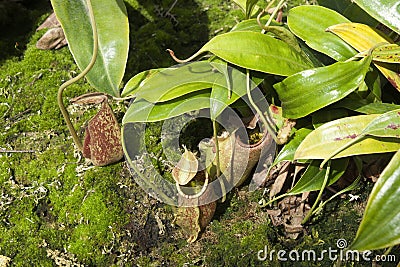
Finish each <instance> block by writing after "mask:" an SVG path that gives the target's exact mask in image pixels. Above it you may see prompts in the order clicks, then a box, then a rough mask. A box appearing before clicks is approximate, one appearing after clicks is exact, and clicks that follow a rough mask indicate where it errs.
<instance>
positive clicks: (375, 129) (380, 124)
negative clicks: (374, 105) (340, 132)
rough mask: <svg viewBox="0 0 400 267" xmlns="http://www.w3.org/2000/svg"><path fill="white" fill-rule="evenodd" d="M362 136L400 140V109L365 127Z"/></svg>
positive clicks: (379, 117) (378, 118) (381, 116)
mask: <svg viewBox="0 0 400 267" xmlns="http://www.w3.org/2000/svg"><path fill="white" fill-rule="evenodd" d="M362 134H365V135H372V136H378V137H394V138H400V109H397V110H393V111H389V112H386V113H384V114H382V115H380V116H378V117H377V118H375V119H374V120H372V121H371V122H370V123H369V124H368V125H367V127H365V129H364V130H363V131H362Z"/></svg>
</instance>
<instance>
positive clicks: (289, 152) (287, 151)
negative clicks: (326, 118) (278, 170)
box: [271, 128, 312, 167]
mask: <svg viewBox="0 0 400 267" xmlns="http://www.w3.org/2000/svg"><path fill="white" fill-rule="evenodd" d="M311 132H312V130H311V129H307V128H301V129H299V130H297V131H296V132H295V133H294V134H293V136H292V138H291V139H290V140H289V142H288V143H287V144H286V145H285V146H284V147H283V148H282V149H281V151H280V152H279V154H278V156H276V158H275V160H274V162H273V164H272V166H275V165H276V164H278V163H279V162H281V161H284V160H290V161H293V160H294V154H295V152H296V150H297V148H298V147H299V145H300V144H301V142H302V141H303V140H304V138H306V136H307V135H308V134H309V133H311ZM272 166H271V167H272Z"/></svg>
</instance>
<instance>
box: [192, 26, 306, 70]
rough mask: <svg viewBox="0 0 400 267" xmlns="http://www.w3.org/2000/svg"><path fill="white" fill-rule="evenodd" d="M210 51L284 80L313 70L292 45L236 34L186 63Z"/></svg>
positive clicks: (222, 38) (211, 43)
mask: <svg viewBox="0 0 400 267" xmlns="http://www.w3.org/2000/svg"><path fill="white" fill-rule="evenodd" d="M207 51H209V52H211V53H213V54H215V55H216V56H218V57H220V58H222V59H224V60H225V61H227V62H230V63H232V64H234V65H237V66H240V67H242V68H246V69H250V70H256V71H260V72H265V73H271V74H277V75H282V76H289V75H292V74H294V73H296V72H299V71H302V70H306V69H309V68H311V67H313V64H312V63H311V61H310V60H309V59H308V58H306V57H304V56H303V55H302V54H299V53H298V52H297V51H296V50H295V49H294V48H293V47H291V46H290V45H288V44H286V43H285V42H283V41H281V40H277V39H275V38H274V37H272V36H269V35H266V34H262V33H257V32H250V31H235V32H228V33H224V34H221V35H217V36H215V37H214V38H212V39H211V40H210V41H209V42H208V43H206V44H205V45H204V46H203V47H202V48H201V49H200V50H199V51H198V52H197V53H195V54H194V55H193V56H192V57H190V58H188V59H186V60H185V61H189V60H192V59H194V58H195V57H197V56H198V55H200V54H201V53H204V52H207Z"/></svg>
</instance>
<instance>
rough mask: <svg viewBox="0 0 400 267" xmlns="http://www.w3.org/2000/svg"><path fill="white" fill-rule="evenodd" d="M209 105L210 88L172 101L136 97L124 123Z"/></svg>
mask: <svg viewBox="0 0 400 267" xmlns="http://www.w3.org/2000/svg"><path fill="white" fill-rule="evenodd" d="M209 107H210V91H209V90H203V91H196V92H193V93H191V94H188V95H185V96H181V97H178V98H176V99H173V100H170V101H166V102H161V103H156V104H154V103H151V102H148V101H146V100H144V99H136V100H135V101H134V102H133V103H132V104H131V105H130V106H129V108H128V110H127V112H126V113H125V116H124V118H123V120H122V123H123V124H126V123H129V122H154V121H161V120H166V119H169V118H172V117H175V116H179V115H181V114H184V113H186V112H190V111H194V110H199V109H203V108H209Z"/></svg>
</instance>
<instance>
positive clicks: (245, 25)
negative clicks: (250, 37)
mask: <svg viewBox="0 0 400 267" xmlns="http://www.w3.org/2000/svg"><path fill="white" fill-rule="evenodd" d="M267 21H268V17H267V19H265V18H262V19H260V22H261V24H262V25H265V24H266V23H267ZM280 25H281V24H279V23H277V22H275V21H272V22H271V26H280ZM261 30H262V28H261V27H260V25H258V23H257V19H246V20H242V21H241V22H239V23H238V24H236V25H235V26H233V28H232V29H231V32H235V31H251V32H257V33H260V32H261Z"/></svg>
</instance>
